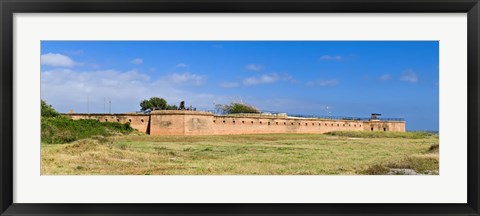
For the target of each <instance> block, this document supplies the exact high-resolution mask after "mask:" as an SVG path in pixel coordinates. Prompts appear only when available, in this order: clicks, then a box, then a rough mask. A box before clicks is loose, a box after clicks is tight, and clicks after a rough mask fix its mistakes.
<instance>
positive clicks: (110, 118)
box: [64, 113, 150, 133]
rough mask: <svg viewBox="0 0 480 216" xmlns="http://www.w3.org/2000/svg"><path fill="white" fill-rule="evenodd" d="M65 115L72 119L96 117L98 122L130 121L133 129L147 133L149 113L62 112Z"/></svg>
mask: <svg viewBox="0 0 480 216" xmlns="http://www.w3.org/2000/svg"><path fill="white" fill-rule="evenodd" d="M64 116H65V117H67V118H71V119H73V120H78V119H96V120H98V121H100V122H119V123H122V124H124V123H127V122H128V123H130V126H131V127H132V128H134V129H137V130H138V131H140V132H143V133H148V121H149V119H150V115H149V114H139V113H122V114H105V113H100V114H99V113H92V114H85V113H69V114H64Z"/></svg>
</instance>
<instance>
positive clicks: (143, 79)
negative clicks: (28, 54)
mask: <svg viewBox="0 0 480 216" xmlns="http://www.w3.org/2000/svg"><path fill="white" fill-rule="evenodd" d="M182 77H183V78H182ZM198 77H202V76H199V75H192V74H187V75H185V74H184V75H181V74H180V75H174V76H167V77H160V78H158V79H157V80H152V78H151V77H150V76H148V75H147V74H145V73H141V72H139V71H135V70H133V71H125V72H124V71H117V70H97V71H75V70H71V69H56V70H50V71H44V72H41V97H42V99H45V100H46V101H47V102H48V103H49V104H52V105H53V106H54V108H55V109H57V110H59V111H60V112H68V111H69V110H70V109H74V110H75V112H86V110H87V96H88V97H89V110H90V112H99V113H101V112H103V110H104V98H106V100H107V105H106V111H107V112H108V100H109V99H111V100H112V112H131V111H137V110H139V109H140V107H139V102H140V101H141V100H143V99H147V98H150V97H154V96H157V97H163V98H165V99H166V100H167V101H168V103H170V104H177V105H178V103H179V102H180V101H182V100H184V101H185V102H186V103H187V104H188V105H190V104H191V105H193V106H194V107H197V108H199V109H200V108H211V106H212V101H213V100H216V101H218V102H221V103H225V102H228V98H227V97H225V96H222V95H214V94H209V93H202V92H198V91H196V89H195V87H194V86H195V85H193V86H192V85H179V83H175V82H172V80H173V79H176V81H178V82H181V81H185V82H187V83H188V82H193V83H194V84H195V82H197V81H198Z"/></svg>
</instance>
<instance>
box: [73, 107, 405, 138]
mask: <svg viewBox="0 0 480 216" xmlns="http://www.w3.org/2000/svg"><path fill="white" fill-rule="evenodd" d="M65 116H67V117H69V118H71V119H74V120H77V119H97V120H99V121H101V122H119V123H127V122H128V123H130V125H131V126H132V127H133V128H135V129H137V130H138V131H141V132H143V133H147V134H150V135H220V134H262V133H314V134H321V133H327V132H331V131H398V132H405V122H404V121H379V120H370V121H358V120H332V119H319V118H295V117H288V116H276V115H272V116H268V115H259V114H248V115H221V116H215V115H213V113H210V112H199V111H187V110H158V111H152V112H151V113H150V114H138V113H131V114H129V113H125V114H65Z"/></svg>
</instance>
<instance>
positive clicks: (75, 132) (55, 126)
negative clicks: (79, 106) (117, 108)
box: [41, 116, 134, 144]
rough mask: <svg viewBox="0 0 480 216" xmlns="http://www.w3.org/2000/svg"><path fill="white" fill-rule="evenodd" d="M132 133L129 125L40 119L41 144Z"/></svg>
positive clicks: (92, 120) (50, 118)
mask: <svg viewBox="0 0 480 216" xmlns="http://www.w3.org/2000/svg"><path fill="white" fill-rule="evenodd" d="M132 131H134V130H133V128H132V127H130V125H129V124H120V123H118V122H99V121H97V120H94V119H81V120H71V119H67V118H65V117H62V116H57V117H42V133H41V137H42V143H49V144H53V143H69V142H73V141H75V140H80V139H85V138H90V137H94V136H103V137H108V136H112V135H119V134H128V133H130V132H132Z"/></svg>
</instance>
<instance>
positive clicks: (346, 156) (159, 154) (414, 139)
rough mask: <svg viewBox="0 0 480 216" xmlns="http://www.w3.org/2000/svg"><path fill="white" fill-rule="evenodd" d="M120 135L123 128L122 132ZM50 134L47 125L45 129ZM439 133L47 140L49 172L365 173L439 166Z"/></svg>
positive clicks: (44, 145) (46, 171)
mask: <svg viewBox="0 0 480 216" xmlns="http://www.w3.org/2000/svg"><path fill="white" fill-rule="evenodd" d="M120 134H121V133H120ZM42 135H43V132H42ZM438 166H439V163H438V135H434V134H429V133H418V132H416V133H411V132H407V133H394V132H332V133H330V134H257V135H217V136H214V135H212V136H148V135H142V134H139V133H131V134H130V135H124V136H112V137H104V136H96V137H94V138H89V139H82V140H78V141H75V142H72V143H68V144H62V145H58V144H47V143H42V168H41V171H42V174H43V175H57V174H75V175H91V174H93V175H98V174H112V175H115V174H118V175H257V174H258V175H297V174H301V175H329V174H340V175H359V174H360V175H362V174H386V173H388V172H389V171H391V169H412V170H415V171H417V172H418V173H430V174H431V173H438Z"/></svg>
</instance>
